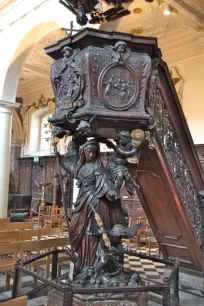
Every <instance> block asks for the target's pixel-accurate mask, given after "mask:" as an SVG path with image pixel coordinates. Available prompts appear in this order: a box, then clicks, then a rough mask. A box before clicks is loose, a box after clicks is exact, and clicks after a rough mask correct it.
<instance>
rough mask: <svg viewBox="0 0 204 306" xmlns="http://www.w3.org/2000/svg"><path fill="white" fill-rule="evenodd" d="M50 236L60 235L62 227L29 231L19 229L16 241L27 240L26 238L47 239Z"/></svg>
mask: <svg viewBox="0 0 204 306" xmlns="http://www.w3.org/2000/svg"><path fill="white" fill-rule="evenodd" d="M50 236H54V237H56V236H58V237H59V236H60V228H45V229H44V228H39V229H32V230H27V231H18V233H17V240H16V241H25V240H41V239H46V238H47V237H49V238H51V237H50Z"/></svg>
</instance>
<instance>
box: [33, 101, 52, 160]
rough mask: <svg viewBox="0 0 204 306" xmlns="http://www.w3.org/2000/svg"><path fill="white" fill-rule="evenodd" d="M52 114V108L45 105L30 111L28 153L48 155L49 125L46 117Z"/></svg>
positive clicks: (49, 142) (49, 143)
mask: <svg viewBox="0 0 204 306" xmlns="http://www.w3.org/2000/svg"><path fill="white" fill-rule="evenodd" d="M51 116H52V109H50V108H48V107H45V108H41V109H38V110H36V111H35V112H34V113H32V116H31V124H30V141H29V149H30V150H29V151H30V152H29V153H30V155H32V156H35V155H49V154H50V152H51V150H50V149H51V127H50V124H49V123H48V118H49V117H51Z"/></svg>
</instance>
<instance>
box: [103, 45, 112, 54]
mask: <svg viewBox="0 0 204 306" xmlns="http://www.w3.org/2000/svg"><path fill="white" fill-rule="evenodd" d="M103 47H104V49H106V50H107V51H108V52H109V53H112V52H113V46H111V45H107V44H104V46H103Z"/></svg>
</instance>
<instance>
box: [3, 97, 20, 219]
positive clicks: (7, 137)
mask: <svg viewBox="0 0 204 306" xmlns="http://www.w3.org/2000/svg"><path fill="white" fill-rule="evenodd" d="M16 107H19V104H17V103H13V102H7V101H2V100H0V218H6V217H7V211H8V191H9V175H10V151H11V126H12V111H13V110H14V109H15V108H16Z"/></svg>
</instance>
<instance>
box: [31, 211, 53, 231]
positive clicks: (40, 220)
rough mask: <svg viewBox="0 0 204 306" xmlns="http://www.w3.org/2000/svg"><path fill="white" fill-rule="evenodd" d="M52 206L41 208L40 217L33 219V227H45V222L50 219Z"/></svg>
mask: <svg viewBox="0 0 204 306" xmlns="http://www.w3.org/2000/svg"><path fill="white" fill-rule="evenodd" d="M50 208H51V207H50V206H39V208H38V216H37V217H33V218H32V222H33V225H34V224H37V225H38V228H40V227H43V225H44V221H45V220H46V219H47V218H49V214H50Z"/></svg>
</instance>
